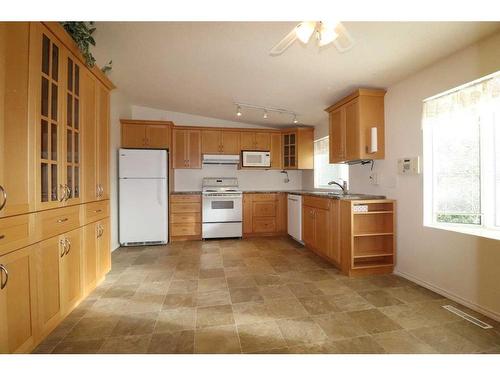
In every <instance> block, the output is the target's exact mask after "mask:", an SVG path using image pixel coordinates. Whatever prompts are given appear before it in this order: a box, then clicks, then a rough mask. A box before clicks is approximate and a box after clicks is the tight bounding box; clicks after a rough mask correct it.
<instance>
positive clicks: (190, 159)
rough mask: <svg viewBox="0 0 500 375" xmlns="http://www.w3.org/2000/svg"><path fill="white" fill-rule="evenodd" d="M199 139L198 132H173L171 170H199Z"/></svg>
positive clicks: (184, 130) (185, 130)
mask: <svg viewBox="0 0 500 375" xmlns="http://www.w3.org/2000/svg"><path fill="white" fill-rule="evenodd" d="M201 138H202V137H201V131H200V130H187V129H174V130H173V153H172V154H173V157H172V158H173V159H172V160H173V162H172V166H173V168H175V169H189V168H192V169H199V168H201V143H202V142H201V141H202V139H201Z"/></svg>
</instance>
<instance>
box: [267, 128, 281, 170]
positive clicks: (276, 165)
mask: <svg viewBox="0 0 500 375" xmlns="http://www.w3.org/2000/svg"><path fill="white" fill-rule="evenodd" d="M270 152H271V169H280V170H281V169H283V153H282V137H281V134H280V133H271V148H270Z"/></svg>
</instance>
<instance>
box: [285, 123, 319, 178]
mask: <svg viewBox="0 0 500 375" xmlns="http://www.w3.org/2000/svg"><path fill="white" fill-rule="evenodd" d="M313 142H314V129H312V128H291V129H285V130H283V168H284V169H313V168H314V143H313Z"/></svg>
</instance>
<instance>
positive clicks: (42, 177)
mask: <svg viewBox="0 0 500 375" xmlns="http://www.w3.org/2000/svg"><path fill="white" fill-rule="evenodd" d="M30 26H31V27H30V58H29V61H30V83H29V85H30V88H31V89H32V90H33V91H32V92H31V93H30V98H29V106H30V112H32V115H33V119H34V122H35V125H34V130H35V148H34V149H35V158H36V167H35V169H36V179H35V192H36V197H35V202H36V209H47V208H55V207H60V206H63V205H64V204H65V203H64V199H65V197H66V195H67V189H66V187H65V181H64V174H65V170H64V169H65V168H64V167H65V158H66V155H65V154H66V150H65V148H64V145H65V143H66V142H65V140H64V134H65V119H64V117H65V116H64V112H63V109H64V105H65V98H66V95H65V90H66V88H65V83H66V77H65V72H66V65H65V62H64V61H63V58H62V56H63V53H62V48H63V47H62V45H61V43H60V42H59V41H58V39H56V37H55V36H54V35H52V33H51V32H50V31H49V30H48V29H47V28H46V27H45V26H44V25H42V24H41V23H32V24H31V25H30Z"/></svg>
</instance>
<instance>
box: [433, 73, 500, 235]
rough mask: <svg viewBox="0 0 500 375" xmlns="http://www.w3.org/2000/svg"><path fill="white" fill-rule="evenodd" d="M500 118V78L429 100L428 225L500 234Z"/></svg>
mask: <svg viewBox="0 0 500 375" xmlns="http://www.w3.org/2000/svg"><path fill="white" fill-rule="evenodd" d="M499 114H500V75H499V74H495V75H491V76H488V77H486V78H484V79H481V80H479V81H475V82H472V83H470V84H468V85H465V86H462V87H459V88H457V89H454V90H451V91H450V92H447V93H444V94H442V95H439V96H437V97H434V98H430V99H428V100H426V101H424V111H423V131H424V163H425V165H424V180H425V191H424V203H425V207H424V209H425V211H426V212H425V216H426V224H430V225H441V224H443V225H453V226H455V227H457V226H463V227H469V228H471V227H476V228H480V229H482V230H485V229H487V230H489V229H492V230H496V229H500V228H499V227H500V129H499V127H500V115H499ZM455 229H456V228H455Z"/></svg>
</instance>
